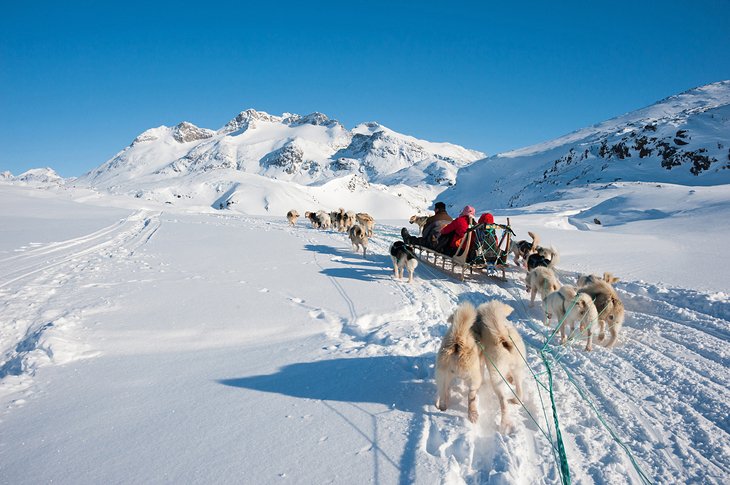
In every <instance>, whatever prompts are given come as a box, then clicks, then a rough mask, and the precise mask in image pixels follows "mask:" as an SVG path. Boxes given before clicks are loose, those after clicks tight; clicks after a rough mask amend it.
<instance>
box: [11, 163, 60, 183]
mask: <svg viewBox="0 0 730 485" xmlns="http://www.w3.org/2000/svg"><path fill="white" fill-rule="evenodd" d="M0 182H18V183H20V184H26V185H63V184H65V183H66V179H64V178H63V177H61V176H60V175H58V174H57V173H56V171H55V170H53V169H52V168H50V167H46V168H33V169H31V170H28V171H27V172H23V173H21V174H20V175H18V176H13V174H12V173H10V172H9V171H7V170H6V171H4V172H2V173H0Z"/></svg>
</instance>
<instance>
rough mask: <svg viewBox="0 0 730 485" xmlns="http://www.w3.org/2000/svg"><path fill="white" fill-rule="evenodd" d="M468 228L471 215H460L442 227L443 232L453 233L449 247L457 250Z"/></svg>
mask: <svg viewBox="0 0 730 485" xmlns="http://www.w3.org/2000/svg"><path fill="white" fill-rule="evenodd" d="M467 229H469V216H459V217H457V218H456V219H454V220H453V221H451V223H450V224H448V225H447V226H446V227H444V228H443V229H441V234H451V239H450V240H449V247H450V248H451V249H453V250H454V251H456V250H457V249H459V244H460V243H461V238H463V237H464V234H466V230H467Z"/></svg>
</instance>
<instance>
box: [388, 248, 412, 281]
mask: <svg viewBox="0 0 730 485" xmlns="http://www.w3.org/2000/svg"><path fill="white" fill-rule="evenodd" d="M390 257H391V259H392V260H393V271H394V272H395V277H396V279H401V278H402V277H403V270H404V269H405V268H408V282H409V283H410V282H412V281H413V272H414V271H415V270H416V267H417V266H418V259H416V256H415V254H414V252H413V246H407V245H406V243H404V242H403V241H395V242H394V243H393V244H391V245H390Z"/></svg>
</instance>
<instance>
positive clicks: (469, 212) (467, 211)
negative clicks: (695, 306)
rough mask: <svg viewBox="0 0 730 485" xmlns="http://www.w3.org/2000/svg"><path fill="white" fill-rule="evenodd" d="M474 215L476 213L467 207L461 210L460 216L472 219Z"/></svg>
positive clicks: (470, 207)
mask: <svg viewBox="0 0 730 485" xmlns="http://www.w3.org/2000/svg"><path fill="white" fill-rule="evenodd" d="M474 214H476V211H475V210H474V208H473V207H472V206H470V205H468V206H466V207H464V208H463V209H461V215H462V216H472V217H474Z"/></svg>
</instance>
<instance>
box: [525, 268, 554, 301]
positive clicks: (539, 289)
mask: <svg viewBox="0 0 730 485" xmlns="http://www.w3.org/2000/svg"><path fill="white" fill-rule="evenodd" d="M525 287H526V289H527V291H528V293H530V306H532V305H534V304H535V295H536V294H537V293H540V299H541V300H545V297H546V296H548V295H549V294H550V293H552V292H553V291H558V289H559V288H560V283H559V282H558V277H557V276H555V273H553V270H552V269H550V268H546V267H544V266H538V267H537V268H535V269H533V270H532V271H530V272H529V273H527V276H526V277H525Z"/></svg>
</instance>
